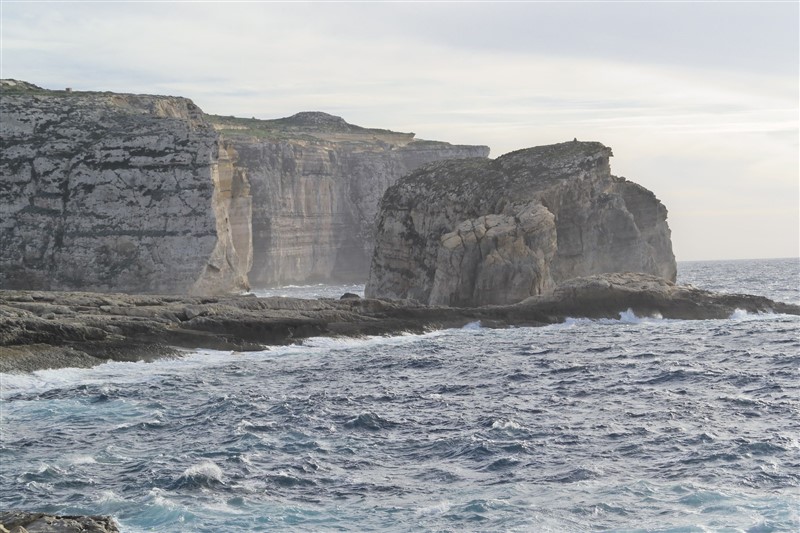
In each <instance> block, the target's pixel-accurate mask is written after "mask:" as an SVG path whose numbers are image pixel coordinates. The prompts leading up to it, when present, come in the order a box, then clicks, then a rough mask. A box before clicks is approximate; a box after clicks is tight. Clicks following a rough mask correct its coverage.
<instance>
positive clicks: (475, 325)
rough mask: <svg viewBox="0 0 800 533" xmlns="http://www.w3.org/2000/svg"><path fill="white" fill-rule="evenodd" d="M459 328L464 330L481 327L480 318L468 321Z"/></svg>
mask: <svg viewBox="0 0 800 533" xmlns="http://www.w3.org/2000/svg"><path fill="white" fill-rule="evenodd" d="M461 329H466V330H476V329H481V321H480V320H476V321H475V322H470V323H469V324H466V325H465V326H464V327H462V328H461Z"/></svg>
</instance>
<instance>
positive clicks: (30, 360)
mask: <svg viewBox="0 0 800 533" xmlns="http://www.w3.org/2000/svg"><path fill="white" fill-rule="evenodd" d="M629 309H630V310H631V311H633V312H634V313H636V315H637V316H642V317H644V316H661V317H663V318H680V319H711V318H717V319H720V318H728V317H730V316H731V315H732V314H733V313H734V312H735V311H736V310H737V309H740V310H743V311H747V312H749V313H762V312H776V313H790V314H795V315H797V314H800V306H797V305H791V304H784V303H780V302H774V301H772V300H769V299H767V298H764V297H760V296H750V295H740V294H739V295H737V294H715V293H711V292H708V291H704V290H700V289H696V288H694V287H691V286H679V285H675V284H673V283H672V282H670V281H667V280H664V279H663V278H660V277H658V276H653V275H648V274H631V273H625V274H619V273H617V274H601V275H595V276H589V277H584V278H577V279H573V280H570V281H568V282H565V283H564V284H562V285H560V286H558V287H556V288H555V290H554V291H553V292H551V293H549V294H547V295H542V296H535V297H531V298H528V299H526V300H524V301H523V302H520V303H518V304H514V305H500V306H486V307H478V308H453V307H437V306H426V305H422V304H419V303H416V302H413V301H408V300H406V301H385V300H375V299H361V298H345V299H341V300H322V299H321V300H300V299H292V298H257V297H255V296H225V297H219V298H201V297H189V296H186V297H181V296H153V295H125V294H97V293H79V292H72V293H67V292H42V291H0V372H19V371H22V372H25V371H33V370H37V369H42V368H54V367H68V366H78V367H81V366H82V367H88V366H92V365H95V364H98V363H101V362H104V361H106V360H109V359H113V360H123V361H138V360H147V359H152V358H155V357H162V356H170V355H173V356H174V355H179V354H180V350H179V349H180V348H201V347H202V348H213V349H222V350H239V351H243V350H260V349H264V347H265V346H268V345H277V344H287V343H296V342H302V339H304V338H307V337H313V336H361V335H385V334H397V333H401V332H424V331H429V330H433V329H439V328H447V327H462V326H464V325H466V324H468V323H470V322H475V321H480V323H481V324H482V325H483V326H486V327H507V326H537V325H545V324H552V323H557V322H561V321H563V320H565V319H566V318H567V317H589V318H619V315H620V313H621V312H625V311H627V310H629Z"/></svg>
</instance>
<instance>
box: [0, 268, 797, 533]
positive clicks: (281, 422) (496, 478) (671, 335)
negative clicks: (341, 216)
mask: <svg viewBox="0 0 800 533" xmlns="http://www.w3.org/2000/svg"><path fill="white" fill-rule="evenodd" d="M679 268H680V271H681V276H680V280H681V281H684V282H689V283H692V284H694V285H696V286H699V287H707V288H713V289H714V290H727V291H730V292H750V293H757V294H765V295H766V296H769V297H772V298H778V299H781V300H784V301H793V302H800V290H798V280H799V279H800V262H798V260H796V259H794V260H771V261H754V262H738V261H737V262H702V263H681V264H679ZM339 289H340V288H335V289H330V290H332V291H334V293H335V292H337V291H338V292H344V291H341V290H339ZM309 290H314V291H316V290H318V288H314V289H309ZM347 290H349V289H347ZM350 292H356V291H354V290H350ZM332 295H333V294H332ZM0 384H1V385H2V391H1V392H0V431H1V432H2V435H1V437H2V438H0V508H3V509H8V508H24V509H29V510H41V511H46V512H62V513H90V514H111V515H113V516H114V517H115V518H116V519H117V520H118V522H119V523H120V524H121V526H122V530H123V531H126V532H139V531H233V532H244V531H553V532H561V531H575V532H579V531H625V532H633V531H670V532H695V531H697V532H700V531H720V532H734V531H747V532H769V531H797V530H798V529H800V511H799V509H800V317H793V316H785V315H755V316H752V315H746V314H744V313H735V314H734V315H733V316H732V317H731V318H730V319H727V320H708V321H680V320H653V319H639V318H637V317H635V316H633V315H632V314H630V313H623V314H622V315H621V317H620V319H619V320H595V321H591V320H577V319H576V320H569V321H568V322H567V323H565V324H561V325H556V326H548V327H543V328H512V329H506V330H490V329H484V328H481V327H480V326H479V325H478V324H472V325H470V326H469V327H466V328H464V329H460V330H445V331H438V332H434V333H430V334H426V335H400V336H395V337H382V338H367V339H350V340H334V339H312V340H310V341H308V342H306V343H305V344H304V345H302V346H289V347H280V348H275V349H272V350H267V351H264V352H252V353H231V352H219V351H210V350H201V351H197V352H194V353H191V354H187V356H186V357H184V358H182V359H173V360H160V361H156V362H153V363H147V364H145V363H113V362H112V363H108V364H104V365H100V366H98V367H95V368H92V369H66V370H64V369H62V370H52V371H40V372H36V373H34V374H27V375H9V374H2V375H0Z"/></svg>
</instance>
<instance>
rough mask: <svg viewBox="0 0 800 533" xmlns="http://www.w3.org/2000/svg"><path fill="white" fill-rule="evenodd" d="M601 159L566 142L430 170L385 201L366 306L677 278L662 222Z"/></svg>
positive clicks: (477, 301)
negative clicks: (610, 277) (372, 300)
mask: <svg viewBox="0 0 800 533" xmlns="http://www.w3.org/2000/svg"><path fill="white" fill-rule="evenodd" d="M610 156H611V150H610V149H609V148H607V147H605V146H603V145H602V144H600V143H584V142H577V141H574V142H568V143H562V144H557V145H552V146H542V147H538V148H531V149H527V150H520V151H518V152H513V153H510V154H507V155H504V156H502V157H500V158H498V159H496V160H494V161H490V160H479V159H473V160H468V161H448V162H443V163H439V164H435V165H431V166H429V167H426V168H424V169H421V170H419V171H417V172H415V173H413V174H411V175H410V176H408V177H406V178H404V179H402V180H400V181H399V182H398V183H396V184H395V185H394V186H392V187H390V188H389V189H388V190H387V192H386V194H385V195H384V197H383V200H382V202H381V207H380V215H379V217H378V228H377V237H376V245H375V253H374V255H373V258H372V266H371V270H370V274H369V281H368V283H367V287H366V295H367V296H368V297H386V298H413V299H416V300H419V301H421V302H424V303H428V304H437V305H455V306H473V305H486V304H507V303H513V302H517V301H520V300H523V299H524V298H527V297H529V296H534V295H539V294H546V293H548V292H550V291H552V289H553V288H554V287H555V286H556V284H558V283H560V282H563V281H565V280H568V279H572V278H576V277H580V276H587V275H591V274H597V273H604V272H625V271H632V272H644V273H649V274H655V275H657V276H660V277H662V278H665V279H668V280H674V279H675V275H676V264H675V257H674V255H673V253H672V245H671V240H670V231H669V227H668V226H667V223H666V217H667V210H666V208H665V207H664V206H663V205H662V204H661V202H659V201H658V199H657V198H656V197H655V196H654V195H653V194H652V193H651V192H650V191H648V190H646V189H644V188H643V187H640V186H639V185H636V184H634V183H631V182H628V181H627V180H625V179H623V178H618V177H615V176H612V175H611V172H610V167H609V157H610Z"/></svg>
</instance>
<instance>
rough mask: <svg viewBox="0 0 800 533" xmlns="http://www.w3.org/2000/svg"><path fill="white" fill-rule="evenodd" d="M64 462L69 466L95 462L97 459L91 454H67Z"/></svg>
mask: <svg viewBox="0 0 800 533" xmlns="http://www.w3.org/2000/svg"><path fill="white" fill-rule="evenodd" d="M63 463H64V464H67V465H71V466H78V465H91V464H96V463H97V460H96V459H95V458H94V457H92V456H91V455H68V456H66V457H65V458H64V460H63Z"/></svg>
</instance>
